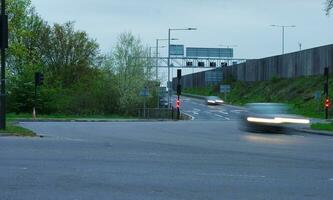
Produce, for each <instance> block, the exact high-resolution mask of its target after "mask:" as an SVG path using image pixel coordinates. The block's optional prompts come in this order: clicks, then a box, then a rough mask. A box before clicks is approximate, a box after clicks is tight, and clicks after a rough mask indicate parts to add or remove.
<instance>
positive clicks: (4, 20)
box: [0, 0, 8, 130]
mask: <svg viewBox="0 0 333 200" xmlns="http://www.w3.org/2000/svg"><path fill="white" fill-rule="evenodd" d="M6 48H8V16H7V15H6V2H5V0H1V16H0V49H1V81H0V82H1V89H0V90H1V91H0V129H1V130H5V129H6Z"/></svg>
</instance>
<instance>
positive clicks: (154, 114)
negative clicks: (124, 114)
mask: <svg viewBox="0 0 333 200" xmlns="http://www.w3.org/2000/svg"><path fill="white" fill-rule="evenodd" d="M138 117H139V118H140V119H160V120H177V109H176V108H173V107H172V108H170V109H169V108H146V109H143V108H140V109H138ZM189 119H190V117H188V116H187V115H185V114H183V113H181V120H189Z"/></svg>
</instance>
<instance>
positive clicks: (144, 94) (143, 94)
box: [140, 87, 149, 118]
mask: <svg viewBox="0 0 333 200" xmlns="http://www.w3.org/2000/svg"><path fill="white" fill-rule="evenodd" d="M140 96H141V97H143V118H146V98H147V97H148V96H149V90H148V87H145V88H144V89H143V90H142V91H141V92H140Z"/></svg>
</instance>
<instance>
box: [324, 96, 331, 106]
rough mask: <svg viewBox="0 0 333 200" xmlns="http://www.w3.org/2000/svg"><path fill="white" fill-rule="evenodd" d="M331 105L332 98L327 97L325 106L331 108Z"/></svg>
mask: <svg viewBox="0 0 333 200" xmlns="http://www.w3.org/2000/svg"><path fill="white" fill-rule="evenodd" d="M330 107H331V100H330V99H328V98H327V99H326V100H325V108H330Z"/></svg>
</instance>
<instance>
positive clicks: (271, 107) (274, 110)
mask: <svg viewBox="0 0 333 200" xmlns="http://www.w3.org/2000/svg"><path fill="white" fill-rule="evenodd" d="M245 107H246V111H245V112H243V114H242V116H241V118H242V124H241V126H242V127H241V128H242V129H243V130H245V131H250V132H253V131H254V132H258V131H260V132H261V131H267V132H284V131H285V130H286V126H287V125H290V124H309V123H310V120H309V119H305V118H302V117H299V116H295V115H290V114H288V107H287V105H285V104H280V103H251V104H247V105H246V106H245Z"/></svg>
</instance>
